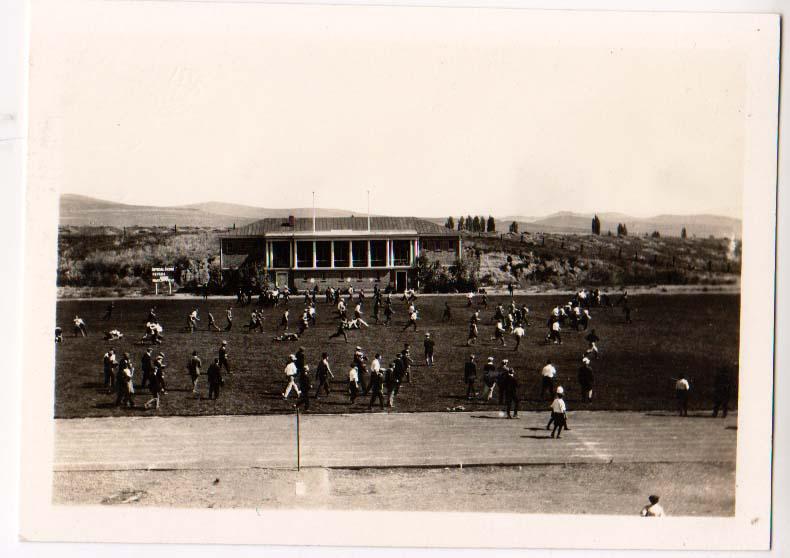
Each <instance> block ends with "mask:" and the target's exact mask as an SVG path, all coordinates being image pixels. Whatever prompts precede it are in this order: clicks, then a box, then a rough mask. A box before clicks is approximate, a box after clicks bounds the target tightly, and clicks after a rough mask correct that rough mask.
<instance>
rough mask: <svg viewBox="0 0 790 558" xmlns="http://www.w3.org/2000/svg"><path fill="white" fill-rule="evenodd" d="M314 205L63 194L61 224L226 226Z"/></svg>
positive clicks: (331, 213) (303, 211) (328, 213)
mask: <svg viewBox="0 0 790 558" xmlns="http://www.w3.org/2000/svg"><path fill="white" fill-rule="evenodd" d="M312 214H313V210H312V208H296V209H269V208H262V207H253V206H248V205H240V204H231V203H221V202H207V203H199V204H191V205H183V206H174V207H159V206H148V205H129V204H123V203H117V202H111V201H107V200H100V199H96V198H91V197H88V196H80V195H76V194H63V195H62V196H61V197H60V224H61V225H64V226H94V227H101V226H113V227H133V226H140V227H160V226H170V227H172V226H173V225H178V226H179V227H214V228H227V227H232V226H233V225H234V224H235V225H236V226H237V227H238V226H242V225H246V224H248V223H251V222H253V221H257V220H258V219H263V218H266V217H283V216H287V215H294V216H295V217H309V216H312ZM316 215H317V216H319V217H343V216H348V215H352V212H350V211H344V210H339V209H318V208H316Z"/></svg>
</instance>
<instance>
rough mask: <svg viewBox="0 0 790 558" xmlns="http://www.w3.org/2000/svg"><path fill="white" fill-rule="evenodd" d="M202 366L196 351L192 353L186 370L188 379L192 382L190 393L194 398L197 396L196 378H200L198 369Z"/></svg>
mask: <svg viewBox="0 0 790 558" xmlns="http://www.w3.org/2000/svg"><path fill="white" fill-rule="evenodd" d="M202 365H203V363H202V362H201V361H200V357H199V356H198V354H197V351H192V358H190V359H189V362H188V363H187V370H188V371H189V378H190V379H191V380H192V393H194V394H195V395H196V396H197V395H198V387H197V386H198V377H199V376H200V367H201V366H202Z"/></svg>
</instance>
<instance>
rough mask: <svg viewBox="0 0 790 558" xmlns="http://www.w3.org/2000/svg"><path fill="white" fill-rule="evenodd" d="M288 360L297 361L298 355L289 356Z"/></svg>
mask: <svg viewBox="0 0 790 558" xmlns="http://www.w3.org/2000/svg"><path fill="white" fill-rule="evenodd" d="M288 358H289V359H290V360H296V355H288Z"/></svg>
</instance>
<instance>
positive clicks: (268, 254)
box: [264, 241, 272, 269]
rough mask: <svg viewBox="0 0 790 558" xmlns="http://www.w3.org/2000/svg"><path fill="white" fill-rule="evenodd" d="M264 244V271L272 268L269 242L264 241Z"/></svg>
mask: <svg viewBox="0 0 790 558" xmlns="http://www.w3.org/2000/svg"><path fill="white" fill-rule="evenodd" d="M264 244H265V245H266V248H265V249H264V251H265V252H266V269H269V268H270V267H271V266H272V254H271V242H269V241H266V242H265V243H264Z"/></svg>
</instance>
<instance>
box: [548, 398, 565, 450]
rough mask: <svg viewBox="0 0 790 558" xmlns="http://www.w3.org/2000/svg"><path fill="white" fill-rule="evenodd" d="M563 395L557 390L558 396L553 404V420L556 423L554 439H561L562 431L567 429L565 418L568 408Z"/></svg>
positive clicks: (553, 433)
mask: <svg viewBox="0 0 790 558" xmlns="http://www.w3.org/2000/svg"><path fill="white" fill-rule="evenodd" d="M562 397H563V394H562V393H561V392H559V390H557V395H556V396H555V397H554V401H552V403H551V418H552V420H553V421H554V430H552V431H551V437H552V438H555V437H556V438H558V439H559V438H561V436H560V434H562V429H563V428H565V418H566V412H567V408H566V407H565V401H564V400H563V398H562Z"/></svg>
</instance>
